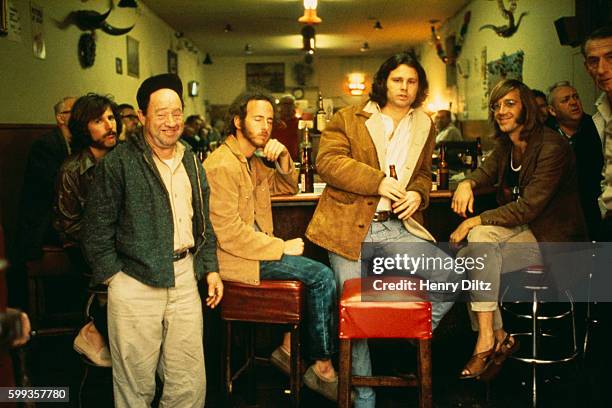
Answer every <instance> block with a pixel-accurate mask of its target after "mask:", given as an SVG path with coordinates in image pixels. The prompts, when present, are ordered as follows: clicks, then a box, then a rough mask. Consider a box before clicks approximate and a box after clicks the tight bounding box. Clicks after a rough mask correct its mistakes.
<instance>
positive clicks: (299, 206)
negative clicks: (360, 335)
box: [272, 187, 497, 264]
mask: <svg viewBox="0 0 612 408" xmlns="http://www.w3.org/2000/svg"><path fill="white" fill-rule="evenodd" d="M474 194H475V197H476V198H475V200H474V211H475V213H476V214H479V213H481V212H482V211H484V210H487V209H490V208H495V207H496V205H497V204H496V201H495V188H493V187H490V188H482V189H477V190H475V192H474ZM320 196H321V193H301V194H295V195H280V196H274V197H272V216H273V219H274V235H276V236H277V237H279V238H282V239H291V238H298V237H302V238H304V241H305V248H304V255H305V256H307V257H310V258H313V259H316V260H318V261H320V262H323V263H325V264H329V261H328V259H327V253H326V251H325V250H323V249H322V248H320V247H318V246H316V245H314V244H313V243H312V242H310V241H308V240H307V239H306V238H305V237H304V235H305V233H306V228H307V227H308V223H309V222H310V219H311V218H312V215H313V214H314V211H315V208H316V206H317V203H318V202H319V197H320ZM452 196H453V191H450V190H438V191H432V192H431V193H430V195H429V207H428V208H427V210H426V211H425V214H424V215H425V226H426V227H427V229H429V231H430V232H431V233H432V234H433V236H434V237H435V238H436V239H437V240H438V241H441V242H445V241H448V237H449V236H450V234H451V233H452V232H453V231H454V229H455V228H456V227H457V226H458V225H459V223H460V222H461V221H462V218H461V217H460V216H458V215H457V214H455V213H453V212H452V210H451V208H450V202H451V198H452Z"/></svg>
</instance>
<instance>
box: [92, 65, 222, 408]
mask: <svg viewBox="0 0 612 408" xmlns="http://www.w3.org/2000/svg"><path fill="white" fill-rule="evenodd" d="M182 95H183V85H182V83H181V80H180V78H179V77H178V76H176V75H173V74H162V75H156V76H153V77H150V78H148V79H146V80H145V81H144V82H143V83H142V85H141V86H140V88H139V89H138V94H137V97H136V99H137V101H138V107H139V111H138V117H139V119H140V122H141V123H142V124H143V132H142V134H135V135H131V136H130V137H129V138H128V140H127V141H126V142H125V143H123V144H122V145H120V146H118V147H117V148H115V149H114V150H113V151H112V152H111V153H109V154H108V155H106V157H105V158H104V160H102V161H101V162H100V164H98V167H97V168H96V177H95V182H94V185H93V186H92V191H91V192H90V195H89V199H88V203H87V208H86V210H85V219H84V226H83V233H84V236H83V247H84V252H85V255H86V257H87V260H88V262H89V263H90V266H91V268H92V270H93V278H92V285H96V284H100V283H104V284H107V285H108V332H109V343H110V351H111V357H112V365H113V386H114V391H115V393H114V395H115V406H116V407H129V408H138V407H142V408H144V407H150V406H151V401H152V400H153V397H154V394H155V372H156V370H157V371H158V373H159V374H160V377H161V379H162V381H163V383H164V384H163V394H162V396H161V401H160V404H159V405H160V406H168V407H202V406H204V400H205V396H206V376H205V369H204V350H203V346H202V337H203V321H202V301H201V299H200V295H199V293H198V286H197V282H198V280H200V279H204V278H205V279H206V281H207V284H208V296H207V298H206V304H207V305H208V306H209V307H215V306H217V305H218V304H219V302H220V301H221V297H222V296H223V284H222V283H221V279H220V278H219V274H218V272H217V271H218V263H217V255H216V246H217V240H216V237H215V234H214V232H213V229H212V226H211V224H210V219H209V217H208V197H209V188H208V183H207V181H206V175H205V174H204V170H203V168H202V165H201V163H200V161H199V160H197V158H196V156H195V155H194V154H193V152H192V151H191V148H190V147H189V146H187V145H185V144H183V143H182V142H179V138H180V136H181V133H182V132H183V101H182Z"/></svg>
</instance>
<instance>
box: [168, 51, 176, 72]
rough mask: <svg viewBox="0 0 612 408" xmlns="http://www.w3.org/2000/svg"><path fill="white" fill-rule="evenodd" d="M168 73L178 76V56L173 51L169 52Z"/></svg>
mask: <svg viewBox="0 0 612 408" xmlns="http://www.w3.org/2000/svg"><path fill="white" fill-rule="evenodd" d="M168 73H169V74H177V75H178V55H177V54H176V52H174V51H172V50H168Z"/></svg>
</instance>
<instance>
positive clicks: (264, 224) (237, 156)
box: [204, 135, 297, 285]
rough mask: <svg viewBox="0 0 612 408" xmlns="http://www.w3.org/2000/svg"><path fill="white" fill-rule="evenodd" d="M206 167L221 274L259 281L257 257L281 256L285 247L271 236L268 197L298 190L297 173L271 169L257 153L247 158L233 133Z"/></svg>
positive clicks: (254, 283)
mask: <svg viewBox="0 0 612 408" xmlns="http://www.w3.org/2000/svg"><path fill="white" fill-rule="evenodd" d="M249 166H250V168H249ZM291 168H292V169H293V162H291ZM204 169H205V170H206V178H207V179H208V183H209V185H210V206H209V211H210V220H211V222H212V225H213V228H214V230H215V234H216V235H217V257H218V259H219V272H220V274H221V278H222V279H224V280H229V281H236V282H242V283H248V284H251V285H258V284H259V282H260V279H259V261H273V260H278V259H280V258H281V257H282V256H283V250H284V247H285V244H284V241H283V240H282V239H280V238H275V237H274V234H273V225H272V204H271V201H270V196H271V195H279V194H295V193H297V174H296V173H295V172H294V171H291V172H290V173H288V174H282V173H281V172H280V171H279V170H278V169H277V170H272V169H270V168H269V167H266V165H265V164H264V163H263V162H262V161H261V160H260V159H259V158H258V157H255V156H253V157H251V159H250V160H249V161H248V162H247V159H246V157H245V156H244V155H243V154H242V153H241V152H240V148H239V147H238V141H237V140H236V138H235V137H234V136H231V135H230V136H228V137H227V139H226V140H225V142H224V143H223V144H222V145H221V146H220V147H219V148H218V149H217V150H215V151H214V152H213V153H212V154H211V155H210V156H209V157H208V158H207V159H206V160H205V161H204ZM255 225H256V226H257V228H258V230H256V229H255V228H254V226H255Z"/></svg>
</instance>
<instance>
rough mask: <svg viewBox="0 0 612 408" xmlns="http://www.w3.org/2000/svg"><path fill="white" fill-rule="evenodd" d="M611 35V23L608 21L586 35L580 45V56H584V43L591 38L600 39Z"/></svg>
mask: <svg viewBox="0 0 612 408" xmlns="http://www.w3.org/2000/svg"><path fill="white" fill-rule="evenodd" d="M610 37H612V24H610V23H608V24H606V25H604V26H602V27H599V28H598V29H596V30H595V31H593V32H592V33H591V34H589V35H587V36H586V38H585V39H584V41H583V42H582V44H581V45H580V51H581V52H582V56H583V57H586V43H587V42H589V41H591V40H601V39H604V38H610Z"/></svg>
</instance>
